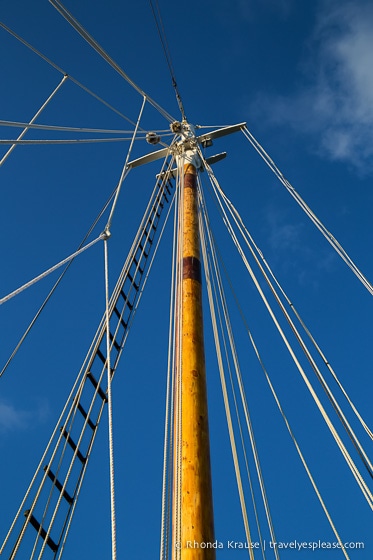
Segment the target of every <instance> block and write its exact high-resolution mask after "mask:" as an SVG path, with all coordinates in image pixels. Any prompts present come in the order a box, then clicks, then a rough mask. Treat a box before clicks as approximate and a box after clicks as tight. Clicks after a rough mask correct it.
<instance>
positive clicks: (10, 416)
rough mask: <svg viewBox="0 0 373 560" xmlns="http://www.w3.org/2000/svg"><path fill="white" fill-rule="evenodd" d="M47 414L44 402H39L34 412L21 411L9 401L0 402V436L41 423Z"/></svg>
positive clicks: (46, 406) (47, 410) (47, 409)
mask: <svg viewBox="0 0 373 560" xmlns="http://www.w3.org/2000/svg"><path fill="white" fill-rule="evenodd" d="M48 414H49V407H48V405H47V404H46V403H45V402H41V401H40V402H39V403H37V405H36V408H35V409H34V410H22V409H20V408H17V407H16V406H14V404H12V403H11V402H9V401H5V400H0V434H1V433H2V434H4V433H10V432H14V431H19V430H26V429H28V427H29V426H30V425H35V423H37V424H39V423H41V422H43V421H44V420H45V419H46V418H47V416H48Z"/></svg>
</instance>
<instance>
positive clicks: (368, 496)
mask: <svg viewBox="0 0 373 560" xmlns="http://www.w3.org/2000/svg"><path fill="white" fill-rule="evenodd" d="M211 176H212V174H211V175H210V177H211ZM214 179H215V178H214ZM215 180H216V179H215ZM212 183H213V184H214V182H213V181H212ZM219 204H221V203H220V200H219ZM222 211H223V213H224V215H225V225H226V226H227V229H228V231H229V233H230V235H231V237H232V239H233V241H234V244H235V245H236V248H237V250H238V252H239V254H240V255H241V257H242V260H243V262H244V264H245V266H246V269H247V271H248V272H249V274H250V276H251V278H252V280H253V282H254V285H255V287H256V289H257V291H258V292H259V295H260V297H261V299H262V301H263V303H264V305H265V307H266V308H267V311H268V312H269V314H270V317H271V318H272V320H273V322H274V324H275V326H276V328H277V330H278V332H279V334H280V336H281V338H282V340H283V342H284V344H285V346H286V348H287V350H288V352H289V354H290V356H291V357H292V359H293V361H294V363H295V365H296V367H297V369H298V371H299V373H300V374H301V376H302V379H303V381H304V382H305V384H306V386H307V388H308V390H309V392H310V394H311V396H312V397H313V399H314V401H315V403H316V405H317V407H318V409H319V411H320V413H321V415H322V417H323V418H324V420H325V422H326V424H327V426H328V428H329V430H330V432H331V434H332V435H333V438H334V440H335V442H336V443H337V445H338V447H339V449H340V451H341V453H342V455H343V457H344V458H345V460H346V462H347V464H348V466H349V468H350V470H351V472H352V473H353V475H354V477H355V480H356V481H357V483H358V485H359V487H360V489H361V490H362V492H363V494H364V496H365V498H366V500H367V502H368V503H369V506H370V507H371V508H372V509H373V495H372V493H371V491H370V490H369V488H368V486H367V484H366V483H365V481H364V479H363V477H362V476H361V474H360V472H359V470H358V468H357V467H356V465H355V463H354V461H353V460H352V458H351V456H350V454H349V453H348V451H347V449H346V447H345V446H344V444H343V442H342V440H341V439H340V436H339V434H338V432H337V431H336V429H335V427H334V425H333V423H332V422H331V420H330V418H329V416H328V414H327V413H326V411H325V409H324V407H323V405H322V403H321V401H320V399H319V398H318V396H317V394H316V392H315V390H314V388H313V387H312V385H311V383H310V381H309V379H308V377H307V375H306V373H305V371H304V369H303V367H302V366H301V364H300V362H299V360H298V358H297V357H296V355H295V353H294V350H293V348H292V347H291V345H290V343H289V340H288V338H287V337H286V335H285V333H284V331H283V329H282V328H281V326H280V324H279V322H278V320H277V318H276V316H275V314H274V312H273V310H272V308H271V306H270V304H269V302H268V300H267V298H266V296H265V294H264V292H263V290H262V288H261V286H260V284H259V282H258V280H257V278H256V276H255V274H254V272H253V270H252V268H251V266H250V264H249V262H248V260H247V258H246V256H245V254H244V252H243V250H242V247H241V245H240V243H239V241H238V239H237V236H236V235H235V233H234V231H233V229H232V226H231V224H230V221H229V219H228V216H227V215H226V213H225V211H224V209H223V208H222Z"/></svg>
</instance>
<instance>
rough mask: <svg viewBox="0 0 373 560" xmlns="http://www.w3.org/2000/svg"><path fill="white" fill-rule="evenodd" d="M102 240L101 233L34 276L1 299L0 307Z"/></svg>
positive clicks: (103, 237) (102, 235)
mask: <svg viewBox="0 0 373 560" xmlns="http://www.w3.org/2000/svg"><path fill="white" fill-rule="evenodd" d="M102 239H105V233H101V235H99V236H98V237H97V238H96V239H94V240H93V241H91V242H90V243H88V244H87V245H85V246H84V247H82V248H81V249H79V250H78V251H75V253H73V254H72V255H70V256H69V257H67V258H66V259H63V261H61V262H59V263H58V264H55V265H54V266H52V267H51V268H49V269H48V270H46V271H45V272H43V273H42V274H39V276H36V277H35V278H34V279H33V280H30V281H29V282H27V283H26V284H24V285H23V286H20V287H19V288H17V290H14V292H11V293H10V294H8V295H7V296H4V297H3V298H1V299H0V305H2V304H3V303H5V302H7V301H9V300H10V299H12V298H13V297H15V296H17V295H18V294H20V293H21V292H23V291H24V290H26V289H27V288H30V286H33V285H34V284H36V283H37V282H39V280H42V279H43V278H45V277H46V276H48V275H49V274H51V273H52V272H54V271H55V270H57V269H58V268H60V267H61V266H63V265H64V264H66V263H68V262H69V261H71V260H72V259H75V257H77V256H78V255H80V254H81V253H83V252H84V251H86V250H87V249H89V248H90V247H92V246H93V245H95V244H96V243H97V242H98V241H101V240H102Z"/></svg>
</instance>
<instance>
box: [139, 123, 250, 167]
mask: <svg viewBox="0 0 373 560" xmlns="http://www.w3.org/2000/svg"><path fill="white" fill-rule="evenodd" d="M178 124H179V125H180V127H178V128H177V134H180V136H181V137H182V139H181V140H180V142H177V143H176V144H175V145H173V146H169V147H168V148H163V149H162V150H157V151H155V152H151V153H150V154H146V155H145V156H141V157H139V158H137V159H134V160H133V161H130V162H129V163H128V168H129V169H133V168H134V167H139V166H140V165H145V164H146V163H150V162H152V161H156V160H157V159H162V158H165V157H167V156H168V155H169V154H170V153H173V152H174V151H178V150H179V149H180V147H181V146H184V148H185V147H186V145H187V143H188V142H190V141H194V142H195V143H196V145H197V144H199V145H201V146H208V145H211V144H210V142H212V140H214V139H215V138H221V137H222V136H227V135H228V134H233V133H234V132H238V131H239V130H241V129H242V128H243V127H244V126H246V123H245V122H242V123H239V124H234V125H232V126H226V127H224V128H218V129H217V130H212V131H211V132H207V133H206V134H202V135H201V136H195V134H194V128H193V131H192V127H191V125H189V124H188V123H178ZM174 125H175V123H172V125H171V127H174V128H173V129H172V130H176V127H175V126H174ZM219 156H221V157H219ZM223 157H225V156H222V154H218V155H217V156H212V158H208V159H207V160H206V161H207V163H209V164H213V163H215V162H216V161H219V160H220V159H223ZM213 158H216V159H213ZM209 160H210V161H209Z"/></svg>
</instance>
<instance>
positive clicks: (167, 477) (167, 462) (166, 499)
mask: <svg viewBox="0 0 373 560" xmlns="http://www.w3.org/2000/svg"><path fill="white" fill-rule="evenodd" d="M178 206H179V205H178V203H176V204H175V217H174V233H173V245H172V267H171V290H170V313H169V332H168V358H167V384H166V407H165V424H164V444H163V474H162V514H161V538H160V553H159V557H160V560H167V558H168V557H169V540H170V535H169V529H170V506H171V486H172V476H171V474H170V467H171V464H172V460H173V448H174V446H173V439H174V438H173V434H174V421H173V420H174V415H173V412H174V407H175V402H174V397H175V375H174V371H175V363H176V362H175V360H176V356H175V347H176V340H175V338H176V337H175V334H176V331H175V323H174V321H173V318H174V317H175V316H176V311H175V310H176V289H177V288H176V286H177V282H176V270H177V267H176V263H177V249H176V248H177V243H176V239H177V227H176V226H177V213H178Z"/></svg>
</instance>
